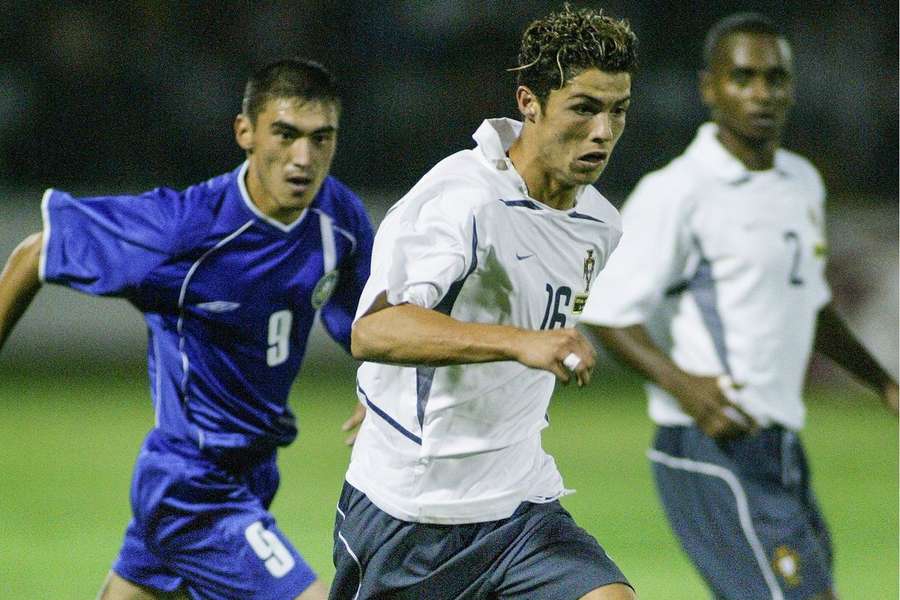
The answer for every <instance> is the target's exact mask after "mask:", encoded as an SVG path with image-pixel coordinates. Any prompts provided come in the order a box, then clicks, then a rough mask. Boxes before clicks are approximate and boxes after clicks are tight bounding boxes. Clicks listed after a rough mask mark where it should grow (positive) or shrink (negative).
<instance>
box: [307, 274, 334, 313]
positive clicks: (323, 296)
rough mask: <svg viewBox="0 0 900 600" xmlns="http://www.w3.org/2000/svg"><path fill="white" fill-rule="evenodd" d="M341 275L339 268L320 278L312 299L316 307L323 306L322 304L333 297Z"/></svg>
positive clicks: (313, 305)
mask: <svg viewBox="0 0 900 600" xmlns="http://www.w3.org/2000/svg"><path fill="white" fill-rule="evenodd" d="M339 275H340V274H339V273H338V270H337V269H335V270H333V271H329V272H327V273H325V274H324V275H322V279H320V280H319V282H318V283H317V284H316V287H315V288H313V292H312V298H311V300H310V302H312V307H313V308H314V309H316V310H319V309H320V308H322V305H323V304H325V303H326V302H328V299H329V298H331V294H333V293H334V288H335V287H337V282H338V276H339Z"/></svg>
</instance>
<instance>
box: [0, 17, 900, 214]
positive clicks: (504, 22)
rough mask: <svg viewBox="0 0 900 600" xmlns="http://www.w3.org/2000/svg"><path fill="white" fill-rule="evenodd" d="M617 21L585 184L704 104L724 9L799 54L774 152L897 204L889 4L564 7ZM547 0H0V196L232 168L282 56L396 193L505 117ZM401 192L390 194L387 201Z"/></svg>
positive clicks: (344, 175)
mask: <svg viewBox="0 0 900 600" xmlns="http://www.w3.org/2000/svg"><path fill="white" fill-rule="evenodd" d="M572 4H573V5H574V6H576V7H578V6H586V5H591V6H603V7H604V8H605V9H606V10H607V11H608V12H609V13H610V14H612V15H614V16H617V17H626V18H628V19H629V20H630V22H631V23H632V26H633V28H634V29H635V31H636V33H637V34H638V36H639V38H640V46H639V52H640V65H641V66H640V69H639V71H638V73H637V74H636V77H635V79H634V89H633V93H634V103H633V109H632V112H631V113H630V114H629V124H628V127H627V128H626V132H625V135H624V137H623V139H622V141H621V142H620V144H619V146H618V149H617V151H616V155H615V156H614V158H613V160H612V163H611V165H610V167H609V168H608V169H607V172H606V174H605V175H604V176H603V178H602V179H601V182H600V184H599V186H600V187H601V189H602V190H603V191H604V192H605V193H606V194H607V196H608V197H609V198H610V199H611V200H612V201H613V202H614V203H616V204H618V203H620V202H621V200H623V199H624V196H625V195H626V194H627V192H628V191H629V190H630V189H631V188H632V187H633V185H634V183H635V182H636V181H637V179H638V178H639V177H640V176H641V175H642V174H643V173H645V172H647V171H649V170H652V169H655V168H658V167H660V166H662V165H663V164H665V163H666V162H668V161H669V160H670V159H671V158H673V157H674V156H675V155H677V154H678V153H679V152H680V151H681V150H682V149H683V148H684V146H685V145H686V144H687V143H688V142H689V141H690V139H691V138H692V136H693V134H694V131H695V129H696V126H697V125H698V123H699V122H700V121H701V120H702V119H703V118H704V116H705V111H704V109H703V107H702V105H701V103H700V100H699V97H698V94H697V91H696V72H697V70H698V68H699V67H700V55H701V47H702V41H703V36H704V33H705V31H706V30H707V29H708V27H709V26H710V25H711V24H712V23H713V22H715V21H716V20H717V19H718V18H720V17H722V16H724V15H727V14H729V13H731V12H733V11H736V10H747V9H755V10H759V11H762V12H764V13H765V14H768V15H769V16H771V17H772V18H774V19H775V20H776V21H777V22H779V23H781V24H782V25H783V27H784V29H785V31H786V33H787V35H788V37H789V39H790V40H791V41H792V43H793V47H794V51H795V66H796V83H797V98H798V103H797V107H796V109H795V111H794V113H793V117H792V121H791V126H790V130H789V132H788V135H787V138H786V144H785V145H786V146H787V147H788V148H791V149H793V150H796V151H799V152H801V153H803V154H805V155H807V156H809V157H810V158H811V159H812V160H813V162H814V163H815V164H816V165H817V166H818V167H819V168H820V170H821V171H822V172H823V175H824V177H825V180H826V183H827V184H828V186H829V189H830V191H831V194H832V198H834V199H835V201H837V202H839V203H855V204H870V203H876V204H879V203H892V204H896V202H897V180H898V153H897V135H898V131H897V106H898V97H897V89H898V80H897V71H898V66H897V7H896V5H894V4H893V3H877V2H866V1H862V2H850V1H841V0H838V1H832V2H828V3H827V8H823V7H825V6H826V4H822V3H818V2H798V1H787V2H768V1H756V2H730V1H717V2H683V1H681V2H675V1H655V2H647V1H644V2H636V1H631V2H628V1H610V2H604V3H599V4H598V3H587V2H573V3H572ZM561 5H562V4H561V2H549V3H548V2H539V1H534V0H522V1H518V2H489V1H483V0H482V1H479V0H468V1H448V0H442V1H437V2H431V1H418V2H373V1H367V2H360V1H349V2H327V1H299V2H298V1H291V2H287V1H276V2H251V1H241V2H236V1H234V2H201V1H197V2H184V1H182V2H163V1H152V0H141V1H134V2H35V1H28V0H12V1H11V0H4V1H3V2H0V90H2V93H0V184H2V185H6V186H15V187H17V188H22V187H27V188H32V187H34V188H37V187H43V186H47V185H55V186H60V187H69V188H71V189H76V190H84V191H87V192H90V191H93V192H97V191H99V190H98V188H102V189H116V190H119V191H137V190H139V189H141V188H143V187H149V186H155V185H170V186H174V187H181V186H186V185H189V184H191V183H194V182H195V181H200V180H203V179H206V178H207V177H210V176H212V175H215V174H218V173H220V172H224V171H226V170H229V169H231V168H232V167H233V166H235V165H236V164H237V163H238V162H239V161H240V160H241V159H242V155H241V153H240V151H239V150H238V148H237V146H236V145H235V144H234V141H233V137H232V132H231V124H232V120H233V118H234V115H235V114H236V113H237V112H238V110H239V109H240V98H241V95H242V93H243V85H244V82H245V81H246V78H247V75H248V74H249V73H250V71H251V70H252V69H254V68H256V67H258V66H260V65H262V64H264V63H266V62H269V61H271V60H273V59H276V58H280V57H282V56H286V55H300V56H304V57H310V58H315V59H317V60H320V61H321V62H323V63H324V64H326V66H328V67H329V68H330V69H331V70H332V71H333V72H334V73H335V74H336V75H337V76H338V78H339V79H340V81H341V87H342V89H343V94H344V113H343V118H342V132H341V136H340V144H339V149H338V155H337V158H336V160H335V165H334V170H333V171H334V173H335V174H336V175H337V176H338V177H340V178H341V179H343V180H345V181H346V182H347V183H349V184H350V185H351V186H353V187H355V188H357V189H359V190H361V191H365V190H382V191H384V190H389V191H390V193H395V192H397V193H398V194H402V192H403V191H405V189H406V188H408V187H409V186H411V184H412V183H414V182H415V181H416V180H417V179H418V178H419V177H420V176H421V175H422V174H423V173H424V172H425V171H426V170H427V169H428V168H429V167H430V166H431V165H433V164H434V163H435V162H437V161H438V160H440V159H441V158H443V157H444V156H446V155H447V154H449V153H451V152H454V151H456V150H459V149H461V148H463V147H469V146H471V145H472V141H471V138H470V136H471V133H472V132H474V130H475V129H476V128H477V126H478V125H479V123H480V122H481V120H482V119H483V118H485V117H489V116H514V115H515V105H514V101H513V91H514V87H515V77H514V75H513V74H510V73H507V72H506V71H505V69H507V68H509V67H513V66H515V64H516V54H517V42H518V38H519V36H520V34H521V32H522V30H523V29H524V27H525V26H526V25H527V24H528V23H529V22H530V21H531V20H532V19H533V18H535V17H538V16H540V15H542V14H544V13H545V12H547V11H548V10H549V9H554V8H558V7H560V6H561ZM398 197H399V195H398Z"/></svg>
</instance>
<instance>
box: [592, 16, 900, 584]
mask: <svg viewBox="0 0 900 600" xmlns="http://www.w3.org/2000/svg"><path fill="white" fill-rule="evenodd" d="M705 63H706V64H705V69H704V71H703V72H702V73H701V79H700V91H701V93H702V97H703V100H704V102H705V104H706V105H707V106H708V107H709V109H710V111H711V115H712V122H711V123H707V124H705V125H702V126H701V127H700V130H699V131H698V133H697V137H696V139H695V140H694V141H693V142H692V143H691V145H690V146H689V147H688V148H687V150H686V151H685V152H684V154H683V155H682V156H680V157H679V158H677V159H676V160H674V161H673V162H671V163H670V164H669V165H668V166H666V167H665V168H663V169H661V170H660V171H657V172H654V173H651V174H649V175H647V176H646V177H645V178H644V179H642V180H641V182H640V183H639V184H638V186H637V188H636V189H635V190H634V192H633V193H632V195H631V196H630V198H629V199H628V200H627V202H626V204H625V207H624V209H623V222H624V229H625V234H624V237H623V240H622V244H621V246H620V248H619V249H618V250H617V251H616V254H615V256H613V258H612V260H611V261H610V262H609V264H608V265H607V268H606V269H605V270H604V271H603V273H601V274H600V276H599V278H598V281H597V282H596V283H595V285H594V287H595V289H596V290H597V292H596V293H595V294H594V295H592V296H591V297H590V299H589V301H588V303H587V306H586V307H585V309H584V313H583V314H582V316H581V321H582V322H587V323H591V324H595V325H598V326H599V328H598V329H597V331H598V333H599V336H600V338H601V339H602V341H603V342H604V344H605V345H606V346H607V347H608V348H609V349H611V350H612V351H613V352H614V353H615V354H617V355H619V356H620V357H622V358H623V359H624V361H625V362H626V363H628V364H630V365H631V366H633V367H634V368H636V369H637V370H638V371H639V372H640V373H642V374H643V375H644V376H645V377H646V378H647V379H648V380H649V382H648V385H647V391H648V395H649V400H650V409H649V412H650V416H651V418H652V419H653V421H654V422H655V423H656V424H657V425H658V426H659V427H658V432H657V436H656V440H655V442H654V448H653V449H652V450H650V452H649V456H650V459H651V461H652V463H653V469H654V474H655V477H656V482H657V487H658V491H659V494H660V497H661V500H662V503H663V505H664V507H665V510H666V513H667V515H668V518H669V521H670V524H671V526H672V528H673V529H674V531H675V533H676V534H677V535H678V537H679V539H680V541H681V543H682V545H683V547H684V549H685V551H686V552H687V553H688V554H689V556H690V557H691V559H692V560H693V562H694V563H695V565H696V567H697V569H698V570H699V571H700V573H701V574H702V575H703V577H704V578H705V579H706V581H707V583H708V584H709V586H710V588H711V589H712V590H713V592H714V594H715V596H716V597H717V598H728V599H731V600H735V599H748V600H749V599H753V600H759V599H761V598H772V599H781V598H790V599H798V600H799V599H801V598H802V599H809V598H818V599H827V598H834V597H835V596H834V592H833V589H834V586H833V583H832V575H831V573H832V569H831V555H832V553H831V545H830V542H829V536H828V530H827V527H826V525H825V522H824V520H823V519H822V516H821V514H820V512H819V510H818V508H817V506H816V501H815V498H814V495H813V492H812V489H811V487H810V481H809V471H808V469H807V466H806V459H805V456H804V452H803V448H802V445H801V443H800V440H799V438H798V436H797V432H798V431H799V430H800V429H801V428H802V427H803V425H804V419H805V409H804V405H803V401H802V399H801V393H802V385H803V378H804V373H805V371H806V367H807V363H808V359H809V354H810V351H811V349H813V348H815V349H816V350H818V351H820V352H822V353H824V354H825V355H827V356H828V357H830V358H831V359H833V360H835V361H836V362H837V363H838V364H840V365H841V366H843V367H844V368H846V369H847V370H848V371H849V372H850V373H852V374H854V375H856V376H857V377H859V378H860V379H861V380H862V381H863V382H864V383H866V384H868V385H869V386H870V387H871V388H872V389H874V390H875V391H876V392H878V393H879V394H881V395H882V397H883V399H884V401H885V403H886V404H887V406H888V407H889V408H890V409H891V410H892V411H893V412H894V413H896V411H897V384H896V382H895V381H893V380H892V378H891V377H890V376H889V375H888V374H887V373H886V372H885V371H884V370H883V369H882V368H881V367H879V366H878V364H877V363H876V361H875V360H874V359H873V358H872V357H871V356H870V355H869V353H868V352H867V351H866V350H865V349H864V348H863V347H862V346H861V345H860V344H859V342H857V341H856V339H855V338H854V336H853V335H852V334H851V333H850V332H849V330H848V329H847V328H846V327H845V325H844V324H843V322H842V321H841V319H840V318H839V317H838V316H837V314H836V313H835V311H834V310H833V309H832V308H831V306H830V305H829V299H830V294H829V289H828V286H827V284H826V282H825V279H824V275H823V273H824V268H825V248H826V246H825V236H824V227H823V224H824V211H823V202H824V196H825V190H824V188H823V184H822V180H821V178H820V176H819V173H818V172H817V171H816V169H815V168H814V167H813V166H812V165H811V164H810V163H809V162H808V161H807V160H806V159H804V158H802V157H800V156H798V155H796V154H794V153H792V152H789V151H787V150H784V149H781V148H780V142H781V137H782V131H783V128H784V124H785V120H786V116H787V112H788V109H789V108H790V106H791V104H792V103H793V85H792V64H791V50H790V46H789V45H788V42H787V41H786V40H785V38H784V37H783V35H782V34H781V33H780V32H779V31H778V29H776V27H775V26H774V25H773V24H772V22H771V21H769V20H768V19H766V18H765V17H763V16H761V15H756V14H739V15H733V16H731V17H728V18H726V19H724V20H722V21H721V22H719V23H718V24H717V25H715V26H714V27H713V28H712V29H711V30H710V32H709V34H708V37H707V40H706V48H705Z"/></svg>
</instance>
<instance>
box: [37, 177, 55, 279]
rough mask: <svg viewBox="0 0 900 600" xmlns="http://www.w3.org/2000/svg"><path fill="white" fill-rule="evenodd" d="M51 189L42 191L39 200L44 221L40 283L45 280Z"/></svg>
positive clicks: (39, 273)
mask: <svg viewBox="0 0 900 600" xmlns="http://www.w3.org/2000/svg"><path fill="white" fill-rule="evenodd" d="M52 193H53V188H47V189H46V190H44V195H43V197H42V198H41V218H42V219H43V221H44V239H43V240H42V241H41V254H40V256H39V257H38V279H39V280H40V282H41V283H45V282H46V280H47V248H48V244H49V243H50V195H51V194H52Z"/></svg>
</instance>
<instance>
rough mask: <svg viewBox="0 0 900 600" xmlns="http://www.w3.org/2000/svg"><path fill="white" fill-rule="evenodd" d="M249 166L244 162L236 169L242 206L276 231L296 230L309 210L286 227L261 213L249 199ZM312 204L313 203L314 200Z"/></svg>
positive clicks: (304, 211)
mask: <svg viewBox="0 0 900 600" xmlns="http://www.w3.org/2000/svg"><path fill="white" fill-rule="evenodd" d="M249 166H250V161H244V164H242V165H241V166H240V168H239V169H238V172H237V184H238V189H239V190H240V192H241V199H242V200H243V201H244V204H245V205H246V206H247V208H249V209H250V212H252V213H253V214H254V215H255V216H256V218H258V219H259V220H260V221H265V222H266V223H268V224H269V225H271V226H272V227H275V228H276V229H280V230H281V231H284V232H285V233H287V232H289V231H293V230H294V229H296V228H297V227H298V226H299V225H300V223H302V222H303V220H304V219H306V214H307V213H308V212H309V209H308V208H304V209H303V212H302V213H300V216H299V217H297V218H296V219H295V220H294V221H293V222H292V223H290V224H288V225H285V224H284V223H282V222H281V221H279V220H277V219H273V218H272V217H270V216H268V215H266V214H265V213H263V211H261V210H259V207H258V206H256V204H254V203H253V200H251V199H250V192H248V191H247V181H246V178H247V167H249ZM323 187H324V186H323ZM320 191H321V190H320ZM313 202H315V200H314V201H313Z"/></svg>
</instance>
